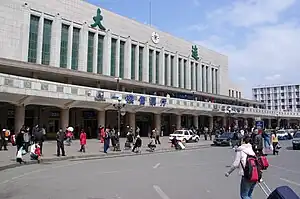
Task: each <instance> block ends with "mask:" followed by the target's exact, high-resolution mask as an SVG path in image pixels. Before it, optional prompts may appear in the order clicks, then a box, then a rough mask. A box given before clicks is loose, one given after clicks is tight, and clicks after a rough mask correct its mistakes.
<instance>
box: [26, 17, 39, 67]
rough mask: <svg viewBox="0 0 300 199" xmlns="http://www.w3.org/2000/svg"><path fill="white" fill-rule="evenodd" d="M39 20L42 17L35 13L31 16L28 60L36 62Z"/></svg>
mask: <svg viewBox="0 0 300 199" xmlns="http://www.w3.org/2000/svg"><path fill="white" fill-rule="evenodd" d="M39 20H40V18H39V17H37V16H34V15H31V16H30V28H29V45H28V62H31V63H36V56H37V43H38V34H39Z"/></svg>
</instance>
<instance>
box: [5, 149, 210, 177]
mask: <svg viewBox="0 0 300 199" xmlns="http://www.w3.org/2000/svg"><path fill="white" fill-rule="evenodd" d="M210 146H211V145H210V144H205V145H199V146H192V147H189V148H186V149H184V150H182V151H191V150H197V149H204V148H209V147H210ZM171 152H180V151H178V150H175V149H173V148H171V149H158V150H156V151H154V152H149V151H143V152H142V153H132V152H129V151H128V152H127V151H126V152H120V153H113V154H109V153H108V154H103V153H102V154H101V153H100V154H88V155H73V156H65V157H53V158H45V159H42V160H41V164H43V163H50V162H58V161H65V160H71V161H80V160H95V159H108V158H118V157H127V156H138V155H152V154H158V153H171ZM32 164H38V163H37V161H34V160H30V161H27V162H26V164H25V165H32ZM20 166H24V164H19V163H10V164H7V165H4V166H0V171H4V170H7V169H12V168H16V167H20Z"/></svg>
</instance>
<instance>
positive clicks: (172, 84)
mask: <svg viewBox="0 0 300 199" xmlns="http://www.w3.org/2000/svg"><path fill="white" fill-rule="evenodd" d="M173 73H174V56H171V76H170V79H171V86H174V81H173Z"/></svg>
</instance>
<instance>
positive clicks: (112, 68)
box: [110, 38, 117, 76]
mask: <svg viewBox="0 0 300 199" xmlns="http://www.w3.org/2000/svg"><path fill="white" fill-rule="evenodd" d="M116 58H117V40H116V39H114V38H112V39H111V55H110V76H116Z"/></svg>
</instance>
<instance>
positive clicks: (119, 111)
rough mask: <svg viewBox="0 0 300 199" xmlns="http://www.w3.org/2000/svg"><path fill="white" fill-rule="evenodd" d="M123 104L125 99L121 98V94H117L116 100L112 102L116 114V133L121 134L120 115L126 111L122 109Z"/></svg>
mask: <svg viewBox="0 0 300 199" xmlns="http://www.w3.org/2000/svg"><path fill="white" fill-rule="evenodd" d="M125 105H126V101H125V100H122V97H121V96H119V97H118V99H117V102H116V103H114V104H113V106H114V108H115V109H116V110H117V114H118V135H120V134H121V115H122V116H124V115H125V114H126V111H125V109H124V107H125Z"/></svg>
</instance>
